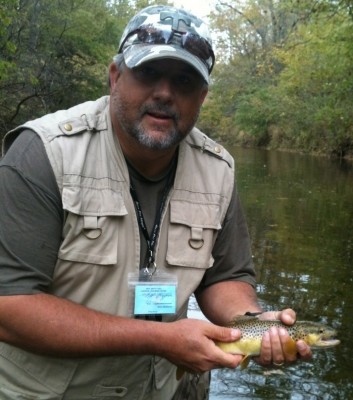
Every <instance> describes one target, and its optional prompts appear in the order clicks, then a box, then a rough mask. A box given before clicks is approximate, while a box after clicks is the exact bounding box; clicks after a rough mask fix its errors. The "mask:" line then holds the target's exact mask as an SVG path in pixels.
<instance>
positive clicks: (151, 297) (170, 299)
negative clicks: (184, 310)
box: [129, 270, 178, 316]
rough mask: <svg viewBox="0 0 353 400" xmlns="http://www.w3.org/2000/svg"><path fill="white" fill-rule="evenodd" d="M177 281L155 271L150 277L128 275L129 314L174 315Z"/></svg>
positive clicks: (171, 276) (173, 277) (141, 274)
mask: <svg viewBox="0 0 353 400" xmlns="http://www.w3.org/2000/svg"><path fill="white" fill-rule="evenodd" d="M177 286H178V285H177V279H176V277H175V276H173V275H170V274H167V273H162V272H160V271H158V270H157V271H156V272H155V273H154V274H153V275H152V276H146V275H145V274H143V273H138V274H136V273H131V274H129V292H130V297H131V300H130V313H131V314H132V315H134V316H135V315H163V314H175V313H176V308H177Z"/></svg>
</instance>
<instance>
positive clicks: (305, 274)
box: [211, 148, 353, 400]
mask: <svg viewBox="0 0 353 400" xmlns="http://www.w3.org/2000/svg"><path fill="white" fill-rule="evenodd" d="M232 153H233V155H234V156H235V158H236V169H237V181H238V187H239V190H240V193H241V198H242V202H243V207H244V209H245V212H246V215H247V220H248V225H249V230H250V235H251V238H252V244H253V256H254V261H255V265H256V268H257V275H258V283H259V285H258V294H259V298H260V299H261V301H262V303H263V305H264V307H265V308H266V309H281V308H284V307H292V308H294V309H295V310H297V312H298V315H299V318H300V319H309V320H314V321H318V322H325V323H328V324H330V325H332V326H334V327H335V328H336V329H338V331H339V336H340V339H341V340H342V343H341V345H340V346H339V347H338V348H335V349H332V350H329V351H318V352H316V353H315V354H314V358H313V361H312V362H310V363H298V364H296V365H294V366H291V367H290V368H285V369H283V370H268V371H267V370H264V369H263V368H261V367H259V366H257V365H256V364H255V363H252V364H251V366H250V367H249V368H248V369H247V370H245V371H237V370H235V371H234V370H218V371H214V372H213V384H212V390H211V399H212V400H216V399H217V400H223V399H244V398H246V399H254V400H256V399H290V400H302V399H304V400H311V399H315V400H316V399H320V400H322V399H324V400H331V399H344V400H347V399H350V398H352V394H351V393H353V376H352V372H351V360H352V356H351V350H350V347H351V343H352V340H353V333H352V326H353V312H352V311H353V310H352V304H353V274H352V271H351V267H352V265H353V263H352V258H353V257H352V255H353V228H352V222H353V168H352V164H349V163H338V162H334V161H331V160H327V159H322V158H316V157H309V156H301V155H297V154H291V153H281V152H270V151H261V150H250V149H249V150H248V149H239V148H235V149H233V150H232Z"/></svg>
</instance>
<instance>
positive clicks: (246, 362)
mask: <svg viewBox="0 0 353 400" xmlns="http://www.w3.org/2000/svg"><path fill="white" fill-rule="evenodd" d="M250 358H251V357H250V356H244V357H243V359H242V360H241V362H240V369H245V368H247V366H248V365H249V362H250Z"/></svg>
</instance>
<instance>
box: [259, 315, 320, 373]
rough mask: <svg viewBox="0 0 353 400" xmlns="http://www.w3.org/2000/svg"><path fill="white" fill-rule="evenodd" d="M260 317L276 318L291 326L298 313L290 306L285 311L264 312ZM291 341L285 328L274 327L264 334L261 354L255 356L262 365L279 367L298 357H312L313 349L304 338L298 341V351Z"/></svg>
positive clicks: (263, 318)
mask: <svg viewBox="0 0 353 400" xmlns="http://www.w3.org/2000/svg"><path fill="white" fill-rule="evenodd" d="M259 319H262V320H271V319H276V320H280V321H281V322H282V323H283V324H285V325H288V326H290V325H293V324H294V323H295V320H296V314H295V312H294V310H292V309H289V308H288V309H285V310H283V311H269V312H264V313H263V314H261V315H260V316H259ZM291 342H292V339H291V338H290V336H289V334H288V331H287V330H286V329H285V328H276V327H272V328H271V329H270V330H269V331H267V332H265V334H264V335H263V338H262V345H261V354H260V356H259V357H256V358H255V361H256V362H257V363H258V364H260V365H262V366H266V367H269V366H275V367H279V366H282V365H284V364H286V363H293V362H295V361H297V359H298V358H300V359H301V360H310V359H311V357H312V354H311V349H310V347H309V346H308V345H307V344H306V343H305V342H304V341H303V340H298V341H297V342H296V351H293V350H292V348H293V346H291ZM294 350H295V349H294Z"/></svg>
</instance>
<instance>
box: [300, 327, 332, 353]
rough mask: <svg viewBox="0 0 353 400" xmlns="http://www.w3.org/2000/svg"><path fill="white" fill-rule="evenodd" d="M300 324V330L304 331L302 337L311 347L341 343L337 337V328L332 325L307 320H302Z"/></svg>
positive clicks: (324, 346) (323, 346)
mask: <svg viewBox="0 0 353 400" xmlns="http://www.w3.org/2000/svg"><path fill="white" fill-rule="evenodd" d="M300 325H301V326H300V330H301V331H302V337H301V338H300V339H303V340H304V341H305V342H306V343H307V344H308V345H309V346H311V347H314V348H327V347H333V346H337V345H338V344H339V343H340V341H339V340H338V339H336V336H337V332H336V330H335V329H333V328H331V327H330V326H327V325H324V324H320V323H316V322H307V321H302V322H301V323H300Z"/></svg>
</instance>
